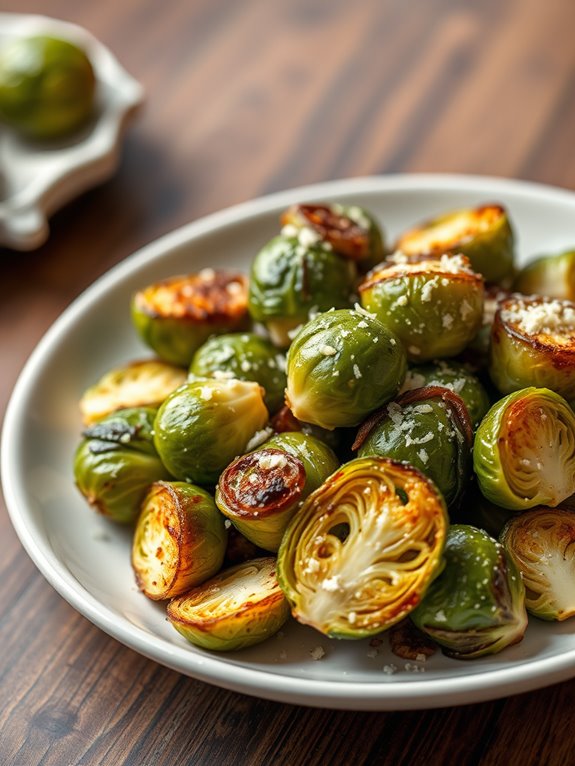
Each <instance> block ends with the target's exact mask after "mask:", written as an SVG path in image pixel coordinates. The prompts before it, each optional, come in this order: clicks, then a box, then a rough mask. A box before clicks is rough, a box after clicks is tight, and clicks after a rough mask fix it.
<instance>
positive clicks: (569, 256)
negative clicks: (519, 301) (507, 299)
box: [513, 250, 575, 301]
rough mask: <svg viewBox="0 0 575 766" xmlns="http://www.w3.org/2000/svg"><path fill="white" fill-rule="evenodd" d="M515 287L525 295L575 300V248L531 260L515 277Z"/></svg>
mask: <svg viewBox="0 0 575 766" xmlns="http://www.w3.org/2000/svg"><path fill="white" fill-rule="evenodd" d="M513 289H514V290H516V291H517V292H518V293H523V294H524V295H544V296H546V297H547V298H557V299H559V300H566V301H575V250H567V251H566V252H564V253H559V254H556V255H544V256H542V257H540V258H536V259H535V260H534V261H531V263H528V264H527V266H524V267H523V268H522V269H521V271H520V272H519V273H518V274H517V276H516V277H515V281H514V283H513Z"/></svg>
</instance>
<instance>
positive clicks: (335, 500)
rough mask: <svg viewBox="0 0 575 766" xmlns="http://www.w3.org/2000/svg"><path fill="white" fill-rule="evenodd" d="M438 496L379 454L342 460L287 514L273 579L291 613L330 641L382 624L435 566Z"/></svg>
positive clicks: (405, 607)
mask: <svg viewBox="0 0 575 766" xmlns="http://www.w3.org/2000/svg"><path fill="white" fill-rule="evenodd" d="M447 524H448V521H447V514H446V510H445V504H444V502H443V498H442V497H441V495H440V494H439V492H438V491H437V490H436V489H435V487H434V486H433V484H432V483H431V482H430V481H429V479H427V478H425V477H424V476H423V475H422V474H421V473H419V471H417V470H416V469H415V468H413V467H411V466H409V465H406V464H403V463H396V462H394V461H392V460H387V459H385V458H359V459H356V460H352V461H351V462H349V463H347V464H346V465H344V466H342V467H341V468H340V469H339V470H338V471H336V472H335V473H334V474H333V475H332V476H331V477H330V478H328V479H327V480H326V481H325V482H324V484H322V486H321V487H320V488H319V489H317V490H316V491H315V492H313V493H312V494H311V495H310V496H309V497H308V498H307V500H306V501H305V502H304V504H303V505H302V506H301V508H300V509H299V510H298V511H297V513H296V514H295V516H294V517H293V519H292V521H291V522H290V525H289V526H288V528H287V530H286V533H285V535H284V538H283V540H282V544H281V546H280V550H279V554H278V579H279V582H280V585H281V587H282V590H283V591H284V593H285V594H286V597H287V599H288V601H289V602H290V605H291V608H292V614H293V615H294V617H295V618H296V619H297V620H298V621H299V622H302V623H305V624H307V625H311V626H312V627H314V628H316V630H319V631H320V632H322V633H325V634H326V635H329V636H334V637H337V638H363V637H365V636H371V635H373V634H375V633H379V632H380V631H382V630H385V629H386V628H389V627H390V626H391V625H393V624H394V623H396V622H399V620H401V619H402V618H403V617H405V616H406V615H407V614H408V613H409V612H410V611H411V610H412V609H413V608H414V607H415V606H416V605H417V604H418V603H419V601H420V599H421V597H422V595H423V594H424V592H425V591H426V589H427V588H428V586H429V584H430V582H431V581H432V580H433V579H434V577H436V576H437V574H438V573H439V572H440V571H441V568H442V566H443V560H442V551H443V545H444V542H445V535H446V530H447Z"/></svg>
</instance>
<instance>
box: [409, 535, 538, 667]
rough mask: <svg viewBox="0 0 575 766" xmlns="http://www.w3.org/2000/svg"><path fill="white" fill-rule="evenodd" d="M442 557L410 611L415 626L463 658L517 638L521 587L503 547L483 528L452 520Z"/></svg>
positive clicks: (521, 625) (523, 622) (522, 619)
mask: <svg viewBox="0 0 575 766" xmlns="http://www.w3.org/2000/svg"><path fill="white" fill-rule="evenodd" d="M444 555H445V562H446V563H445V569H444V570H443V572H442V573H441V575H440V576H439V577H438V578H437V579H436V580H435V581H434V582H433V583H432V584H431V586H430V587H429V589H428V591H427V593H426V594H425V596H424V598H423V601H422V602H421V604H420V605H419V606H418V607H417V609H416V610H415V611H414V612H412V614H411V619H412V620H413V622H414V623H415V625H416V626H417V627H418V628H419V629H420V630H422V631H423V632H424V633H427V635H428V636H430V637H431V638H432V639H433V640H434V641H436V642H437V643H438V644H439V645H440V646H441V647H442V648H443V651H444V652H445V654H447V655H449V656H450V657H455V658H457V659H461V660H464V659H473V658H474V657H482V656H484V655H486V654H495V653H496V652H500V651H501V650H502V649H505V647H506V646H509V645H511V644H515V643H517V642H518V641H521V639H522V638H523V635H524V633H525V629H526V628H527V614H526V612H525V588H524V587H523V582H522V580H521V575H520V573H519V571H518V570H517V567H516V566H515V564H514V563H513V561H512V560H511V558H510V557H509V556H507V554H506V553H505V550H504V548H503V546H502V545H501V544H500V543H498V542H497V541H496V540H494V539H493V538H492V537H490V536H489V535H488V534H487V532H484V531H483V530H482V529H476V528H475V527H471V526H467V525H465V524H453V525H452V526H451V527H450V529H449V532H448V534H447V543H446V546H445V554H444Z"/></svg>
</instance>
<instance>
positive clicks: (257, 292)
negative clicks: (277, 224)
mask: <svg viewBox="0 0 575 766" xmlns="http://www.w3.org/2000/svg"><path fill="white" fill-rule="evenodd" d="M300 239H302V236H301V235H299V238H298V237H283V236H278V237H274V239H272V240H271V241H270V242H268V244H267V245H266V246H265V247H264V248H263V249H262V250H260V252H259V253H258V255H257V256H256V257H255V259H254V261H253V263H252V268H251V274H250V290H249V311H250V314H251V315H252V317H253V319H254V320H255V321H256V322H261V323H262V324H263V325H265V326H266V328H267V330H268V332H269V334H270V336H271V339H272V341H273V342H274V343H275V344H276V345H277V346H280V347H287V346H289V344H290V334H288V333H291V331H292V330H295V328H297V327H299V325H301V324H303V323H304V322H307V320H308V318H309V315H310V312H314V311H315V312H317V311H327V310H328V309H330V308H343V307H345V306H349V305H350V302H351V295H352V292H353V288H354V284H355V276H356V274H355V271H356V270H355V265H354V264H353V263H352V262H351V261H348V260H346V259H344V258H340V256H339V255H336V254H335V253H334V252H332V250H331V249H330V247H331V246H329V245H327V244H324V243H322V242H316V243H314V244H311V243H309V242H306V241H305V240H304V243H303V244H302V243H301V242H300Z"/></svg>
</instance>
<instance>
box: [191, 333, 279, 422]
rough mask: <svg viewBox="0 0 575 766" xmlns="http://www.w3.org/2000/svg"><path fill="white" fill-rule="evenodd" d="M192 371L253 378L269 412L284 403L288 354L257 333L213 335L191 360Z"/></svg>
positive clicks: (247, 378)
mask: <svg viewBox="0 0 575 766" xmlns="http://www.w3.org/2000/svg"><path fill="white" fill-rule="evenodd" d="M190 374H191V375H192V376H197V377H200V378H202V377H203V378H218V377H219V378H226V377H227V378H236V379H237V380H253V381H255V382H256V383H259V384H260V386H262V388H263V389H264V390H265V396H264V401H265V404H266V407H267V408H268V410H269V411H270V412H276V411H277V410H279V409H280V407H281V406H282V405H283V402H284V390H285V387H286V374H285V357H284V355H283V354H280V353H278V350H277V348H276V347H275V346H274V345H273V344H272V343H270V341H269V340H266V339H265V338H262V337H260V336H259V335H255V334H254V333H231V334H227V335H219V336H217V337H214V338H210V340H208V341H207V342H206V343H204V345H203V346H201V347H200V348H199V349H198V350H197V351H196V353H195V354H194V358H193V360H192V364H191V366H190Z"/></svg>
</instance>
